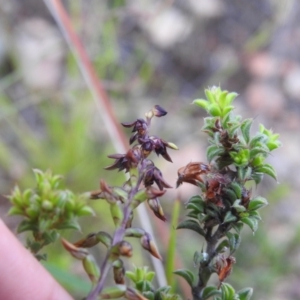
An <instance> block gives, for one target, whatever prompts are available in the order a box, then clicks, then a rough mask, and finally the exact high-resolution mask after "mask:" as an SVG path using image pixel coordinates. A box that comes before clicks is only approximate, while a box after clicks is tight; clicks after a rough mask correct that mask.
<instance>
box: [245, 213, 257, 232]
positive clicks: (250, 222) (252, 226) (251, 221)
mask: <svg viewBox="0 0 300 300" xmlns="http://www.w3.org/2000/svg"><path fill="white" fill-rule="evenodd" d="M241 221H242V222H243V223H244V224H246V225H248V226H249V227H250V229H251V230H252V231H253V232H255V231H256V230H257V228H258V220H257V219H255V218H253V217H251V216H249V217H244V218H241Z"/></svg>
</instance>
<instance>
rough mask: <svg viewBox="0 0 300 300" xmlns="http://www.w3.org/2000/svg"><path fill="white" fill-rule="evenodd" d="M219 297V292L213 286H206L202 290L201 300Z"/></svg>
mask: <svg viewBox="0 0 300 300" xmlns="http://www.w3.org/2000/svg"><path fill="white" fill-rule="evenodd" d="M215 295H221V292H220V291H219V290H218V289H217V287H215V286H207V287H205V288H204V289H203V290H202V293H201V299H203V300H206V299H208V298H210V297H212V296H215Z"/></svg>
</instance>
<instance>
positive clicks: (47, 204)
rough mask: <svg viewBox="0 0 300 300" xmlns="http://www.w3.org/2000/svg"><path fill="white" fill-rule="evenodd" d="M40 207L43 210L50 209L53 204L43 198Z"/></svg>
mask: <svg viewBox="0 0 300 300" xmlns="http://www.w3.org/2000/svg"><path fill="white" fill-rule="evenodd" d="M42 208H43V209H44V210H45V211H52V209H53V204H52V203H51V202H50V201H49V200H44V201H43V203H42Z"/></svg>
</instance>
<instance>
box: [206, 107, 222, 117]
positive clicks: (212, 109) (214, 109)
mask: <svg viewBox="0 0 300 300" xmlns="http://www.w3.org/2000/svg"><path fill="white" fill-rule="evenodd" d="M208 113H209V114H210V115H211V116H213V117H220V116H221V115H222V113H221V109H220V107H219V105H218V104H211V105H210V106H209V109H208Z"/></svg>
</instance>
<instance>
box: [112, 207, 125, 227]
mask: <svg viewBox="0 0 300 300" xmlns="http://www.w3.org/2000/svg"><path fill="white" fill-rule="evenodd" d="M110 213H111V216H112V218H113V221H114V224H115V226H116V227H119V226H120V225H121V223H122V221H123V217H124V213H123V209H122V207H121V206H120V204H119V203H112V204H110Z"/></svg>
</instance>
